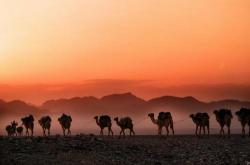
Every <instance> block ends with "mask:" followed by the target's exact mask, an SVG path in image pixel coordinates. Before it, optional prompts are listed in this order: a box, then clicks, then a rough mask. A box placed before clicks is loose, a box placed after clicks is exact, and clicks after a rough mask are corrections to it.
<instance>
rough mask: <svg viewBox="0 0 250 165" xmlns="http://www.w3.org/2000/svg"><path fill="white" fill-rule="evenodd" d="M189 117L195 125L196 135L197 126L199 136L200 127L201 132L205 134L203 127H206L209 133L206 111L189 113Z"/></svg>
mask: <svg viewBox="0 0 250 165" xmlns="http://www.w3.org/2000/svg"><path fill="white" fill-rule="evenodd" d="M190 117H191V118H192V120H193V122H194V123H195V125H196V130H195V135H196V136H197V131H198V128H199V136H201V128H203V134H204V135H205V132H206V131H205V128H206V127H207V133H208V135H209V116H208V114H207V113H199V112H198V113H196V114H191V115H190Z"/></svg>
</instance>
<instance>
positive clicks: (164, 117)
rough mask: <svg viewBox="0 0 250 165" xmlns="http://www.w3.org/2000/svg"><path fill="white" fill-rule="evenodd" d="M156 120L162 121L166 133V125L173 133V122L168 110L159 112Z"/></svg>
mask: <svg viewBox="0 0 250 165" xmlns="http://www.w3.org/2000/svg"><path fill="white" fill-rule="evenodd" d="M158 120H159V121H164V126H165V128H166V130H167V135H168V134H169V130H168V127H170V129H171V130H172V133H173V135H174V123H173V118H172V115H171V113H170V112H160V113H159V115H158Z"/></svg>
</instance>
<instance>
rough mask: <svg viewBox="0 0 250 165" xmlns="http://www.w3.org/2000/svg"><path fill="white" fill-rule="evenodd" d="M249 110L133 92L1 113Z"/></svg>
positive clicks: (5, 105) (0, 104)
mask: <svg viewBox="0 0 250 165" xmlns="http://www.w3.org/2000/svg"><path fill="white" fill-rule="evenodd" d="M241 107H249V108H250V102H249V101H239V100H219V101H213V102H202V101H199V100H197V99H196V98H194V97H192V96H187V97H174V96H162V97H157V98H153V99H150V100H148V101H146V100H143V99H141V98H139V97H137V96H135V95H133V94H132V93H124V94H112V95H107V96H104V97H102V98H96V97H93V96H88V97H74V98H70V99H58V100H48V101H46V102H44V103H43V104H42V105H41V106H39V107H36V106H34V105H30V104H27V103H25V102H23V101H20V100H14V101H11V102H5V101H3V100H0V114H1V115H8V114H13V113H15V114H27V113H35V114H42V113H62V112H65V113H71V112H72V113H77V114H82V115H85V114H86V115H87V114H113V115H127V114H128V115H129V114H133V115H145V113H148V112H159V111H171V112H178V113H185V114H186V113H193V112H197V111H206V112H211V111H212V110H214V109H218V108H230V109H232V110H237V109H239V108H241Z"/></svg>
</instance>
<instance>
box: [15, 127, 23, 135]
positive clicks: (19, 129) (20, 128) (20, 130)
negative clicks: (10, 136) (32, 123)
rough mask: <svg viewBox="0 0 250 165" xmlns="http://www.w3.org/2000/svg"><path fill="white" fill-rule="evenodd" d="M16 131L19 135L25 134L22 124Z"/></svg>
mask: <svg viewBox="0 0 250 165" xmlns="http://www.w3.org/2000/svg"><path fill="white" fill-rule="evenodd" d="M16 131H17V133H18V135H19V136H23V127H22V126H19V127H17V128H16Z"/></svg>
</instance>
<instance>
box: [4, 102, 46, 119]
mask: <svg viewBox="0 0 250 165" xmlns="http://www.w3.org/2000/svg"><path fill="white" fill-rule="evenodd" d="M42 112H43V111H42V110H41V109H40V108H39V107H36V106H34V105H30V104H27V103H25V102H23V101H20V100H13V101H10V102H5V101H3V100H0V115H1V117H3V116H8V115H13V114H14V115H26V114H39V113H42Z"/></svg>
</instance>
